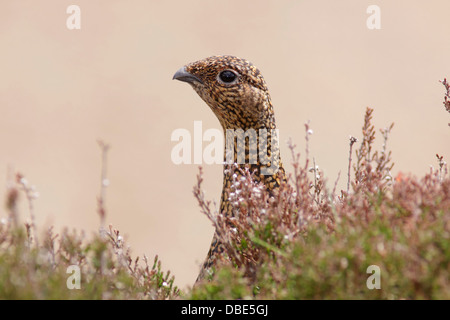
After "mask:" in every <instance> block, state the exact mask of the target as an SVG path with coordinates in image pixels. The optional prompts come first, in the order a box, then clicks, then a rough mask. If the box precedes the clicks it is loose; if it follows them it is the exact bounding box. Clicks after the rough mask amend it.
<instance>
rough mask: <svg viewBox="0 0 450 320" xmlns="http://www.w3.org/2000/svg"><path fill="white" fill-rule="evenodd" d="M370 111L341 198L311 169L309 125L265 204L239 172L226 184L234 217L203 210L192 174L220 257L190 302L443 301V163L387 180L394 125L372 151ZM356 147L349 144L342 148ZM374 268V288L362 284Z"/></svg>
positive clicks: (446, 221) (446, 267) (447, 291)
mask: <svg viewBox="0 0 450 320" xmlns="http://www.w3.org/2000/svg"><path fill="white" fill-rule="evenodd" d="M372 113H373V110H372V109H370V108H368V109H367V110H366V113H365V117H364V125H363V128H362V139H361V143H360V145H359V149H357V150H356V152H355V153H356V162H355V163H354V164H353V166H352V165H351V161H352V152H351V151H350V156H349V172H348V177H349V181H348V186H349V188H348V189H347V191H343V190H342V191H341V193H340V195H336V194H335V192H336V185H337V183H335V184H334V188H333V190H332V191H331V192H330V191H328V189H327V188H326V187H325V186H326V181H325V178H324V177H323V172H322V171H320V170H319V169H318V167H317V166H316V165H315V160H314V165H313V167H310V160H309V159H308V154H309V153H308V143H309V135H310V133H311V132H312V131H311V130H310V129H309V124H308V123H307V124H305V129H306V130H305V131H306V145H307V147H306V150H305V154H306V155H307V156H306V158H305V160H304V165H301V164H300V161H299V160H300V154H298V153H296V152H295V146H294V145H292V144H290V149H291V152H292V160H293V167H294V173H293V174H292V175H290V176H289V179H288V181H287V183H285V184H283V185H282V186H281V187H280V188H279V189H278V191H277V192H276V194H275V195H272V196H271V195H269V194H268V193H267V192H266V191H265V188H264V187H263V186H262V185H260V184H257V183H255V182H254V179H253V178H252V173H251V172H249V171H248V170H244V171H243V172H242V173H243V177H242V178H240V179H239V180H238V181H234V183H233V185H232V189H233V190H232V191H233V192H232V193H231V194H230V198H231V200H232V201H233V206H234V215H233V216H232V217H226V216H224V215H222V214H220V213H218V212H213V211H212V210H211V203H210V202H209V201H207V200H205V198H204V194H203V191H202V189H201V183H202V179H203V178H202V172H201V170H200V173H199V175H198V183H197V185H196V186H195V188H194V195H195V197H196V198H197V200H198V202H199V204H200V207H201V210H202V212H203V213H204V214H205V215H206V216H207V217H208V218H209V219H210V220H211V221H212V223H213V225H214V226H215V228H216V230H217V232H218V234H219V235H220V237H221V240H222V241H223V242H224V243H225V254H224V255H223V257H222V260H221V261H220V265H219V266H218V267H217V268H216V271H215V272H214V273H213V275H212V276H211V277H210V279H207V280H205V281H203V282H202V283H200V284H198V285H197V286H195V287H194V288H193V290H192V291H191V298H194V299H246V298H249V299H252V298H258V299H449V298H450V178H449V175H448V170H447V165H446V163H445V162H444V160H443V157H442V156H439V155H437V160H438V164H439V169H431V170H430V172H429V173H428V174H426V175H425V176H424V177H422V178H418V177H415V176H412V175H405V174H399V175H398V176H397V177H396V178H395V179H394V178H393V177H392V175H391V169H392V167H393V163H392V159H391V152H390V151H388V148H387V142H388V137H389V133H390V132H391V130H392V128H393V124H392V125H390V126H388V127H387V128H385V129H382V130H380V133H381V135H382V138H383V144H382V147H381V149H380V150H374V141H375V137H376V130H375V129H374V126H373V125H372V124H371V120H372ZM355 143H356V139H355V138H354V137H350V150H352V148H353V146H354V144H355ZM351 168H353V178H351V174H350V169H351ZM350 186H351V189H350ZM374 267H375V268H376V269H377V270H379V276H380V284H379V288H374V287H373V286H372V285H370V283H369V282H370V281H371V279H370V276H371V275H372V273H371V272H372V271H371V270H373V268H374Z"/></svg>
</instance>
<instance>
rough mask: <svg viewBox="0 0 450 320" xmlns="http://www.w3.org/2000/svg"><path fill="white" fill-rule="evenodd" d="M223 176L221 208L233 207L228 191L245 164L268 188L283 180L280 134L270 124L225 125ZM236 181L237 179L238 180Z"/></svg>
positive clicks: (233, 186) (245, 168)
mask: <svg viewBox="0 0 450 320" xmlns="http://www.w3.org/2000/svg"><path fill="white" fill-rule="evenodd" d="M224 131H225V150H224V160H225V164H224V178H223V191H222V198H221V201H222V203H221V211H222V212H227V213H230V212H232V211H233V209H232V203H231V201H230V197H229V195H230V193H232V192H233V190H232V189H233V188H235V185H236V183H237V182H239V180H240V179H241V178H242V176H243V175H244V174H245V172H246V170H247V168H248V169H249V171H250V173H251V174H252V175H253V180H255V181H256V182H261V183H263V184H264V185H265V186H266V189H267V190H268V191H269V192H272V191H273V190H274V189H275V188H277V187H278V186H279V185H280V184H281V182H282V181H285V180H286V176H285V171H284V168H283V165H282V162H281V157H280V149H279V140H278V138H279V134H278V130H277V129H276V127H275V125H274V126H273V128H266V127H262V128H257V129H253V128H249V129H247V130H244V129H231V128H228V129H225V130H224ZM238 184H239V183H238Z"/></svg>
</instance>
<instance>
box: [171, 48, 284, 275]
mask: <svg viewBox="0 0 450 320" xmlns="http://www.w3.org/2000/svg"><path fill="white" fill-rule="evenodd" d="M173 79H176V80H180V81H184V82H187V83H189V84H190V85H191V86H192V87H193V89H194V90H195V91H196V92H197V93H198V95H199V96H200V97H201V98H202V99H203V100H204V101H205V102H206V103H207V104H208V106H209V107H210V108H211V110H212V111H213V112H214V114H215V115H216V116H217V118H218V120H219V122H220V124H221V125H222V128H223V130H224V134H225V136H226V137H227V141H228V142H230V141H231V144H232V145H234V148H233V153H234V154H233V155H231V158H228V160H229V159H232V162H233V163H239V164H238V165H237V166H232V167H231V169H230V167H228V166H227V164H225V167H224V178H223V190H222V197H221V201H220V211H221V213H223V214H225V215H229V216H233V215H234V213H233V207H232V205H231V202H230V201H229V189H230V186H231V184H232V181H233V175H236V176H237V177H239V176H240V175H241V170H240V169H243V168H244V167H245V166H248V167H249V168H250V171H251V172H254V173H255V174H254V177H255V180H257V181H259V182H262V183H264V185H265V186H266V188H267V190H268V191H269V192H273V191H274V190H275V189H276V188H278V186H279V185H280V183H281V181H282V180H285V179H286V177H285V172H284V169H283V166H282V164H281V160H280V159H279V150H278V148H274V146H275V145H278V141H277V140H276V138H277V137H276V136H275V135H273V134H272V131H271V130H274V129H276V125H275V116H274V111H273V106H272V102H271V100H270V95H269V90H268V88H267V85H266V82H265V81H264V78H263V76H262V75H261V73H260V71H259V70H258V69H257V68H256V67H255V66H254V65H253V64H252V63H250V62H249V61H247V60H245V59H240V58H237V57H234V56H213V57H209V58H206V59H203V60H200V61H197V62H193V63H190V64H188V65H186V66H184V67H182V68H181V69H179V70H178V71H177V72H176V73H175V75H174V77H173ZM239 129H242V130H243V131H242V132H241V133H242V134H244V136H245V138H244V139H237V138H235V136H231V135H227V133H229V132H231V131H230V130H234V132H235V133H238V134H237V136H239ZM227 130H228V131H227ZM264 132H267V139H266V141H267V145H268V148H267V152H266V153H267V157H266V158H264V157H263V156H262V154H261V153H259V154H257V153H256V152H250V151H249V150H254V149H251V148H252V146H257V145H258V143H259V142H260V141H262V140H263V139H264V138H265V136H264V135H263V133H264ZM248 133H250V134H248ZM244 136H241V137H244ZM230 137H231V139H232V140H228V139H230ZM242 143H244V144H245V145H244V146H242V145H241V144H242ZM228 146H231V145H228ZM239 147H243V148H244V150H245V155H243V154H238V150H239ZM229 149H230V148H229ZM256 155H258V156H256ZM264 155H265V154H264ZM239 157H241V158H239ZM225 158H227V148H226V149H225ZM242 158H245V159H242ZM225 160H227V159H225ZM228 162H229V161H228ZM274 168H275V169H274ZM236 176H235V177H236ZM222 252H223V245H222V244H221V243H220V241H219V239H218V236H217V234H215V235H214V238H213V241H212V243H211V247H210V250H209V252H208V256H207V259H206V261H205V263H204V265H203V267H202V270H201V272H200V275H199V278H198V279H197V280H199V279H201V278H203V277H204V276H205V271H206V270H208V269H209V268H211V267H212V266H213V265H214V261H215V259H216V257H217V255H218V254H221V253H222Z"/></svg>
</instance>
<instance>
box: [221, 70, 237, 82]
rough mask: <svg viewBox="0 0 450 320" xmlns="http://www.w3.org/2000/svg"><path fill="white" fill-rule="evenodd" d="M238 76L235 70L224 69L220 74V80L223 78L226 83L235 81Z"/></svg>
mask: <svg viewBox="0 0 450 320" xmlns="http://www.w3.org/2000/svg"><path fill="white" fill-rule="evenodd" d="M236 77H237V76H236V74H235V73H234V72H233V71H230V70H225V71H222V72H221V73H220V74H219V78H220V80H222V81H223V82H225V83H230V82H233V81H234V80H236Z"/></svg>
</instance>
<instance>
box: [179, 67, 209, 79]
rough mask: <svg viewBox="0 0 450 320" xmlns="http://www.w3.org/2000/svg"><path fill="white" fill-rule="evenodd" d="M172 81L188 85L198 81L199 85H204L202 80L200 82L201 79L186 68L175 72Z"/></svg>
mask: <svg viewBox="0 0 450 320" xmlns="http://www.w3.org/2000/svg"><path fill="white" fill-rule="evenodd" d="M172 80H180V81H184V82H187V83H193V82H194V81H197V82H199V83H203V81H202V80H200V78H198V77H196V76H194V75H193V74H191V73H189V72H187V71H186V67H181V68H180V69H178V71H177V72H175V74H174V75H173V78H172Z"/></svg>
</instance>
